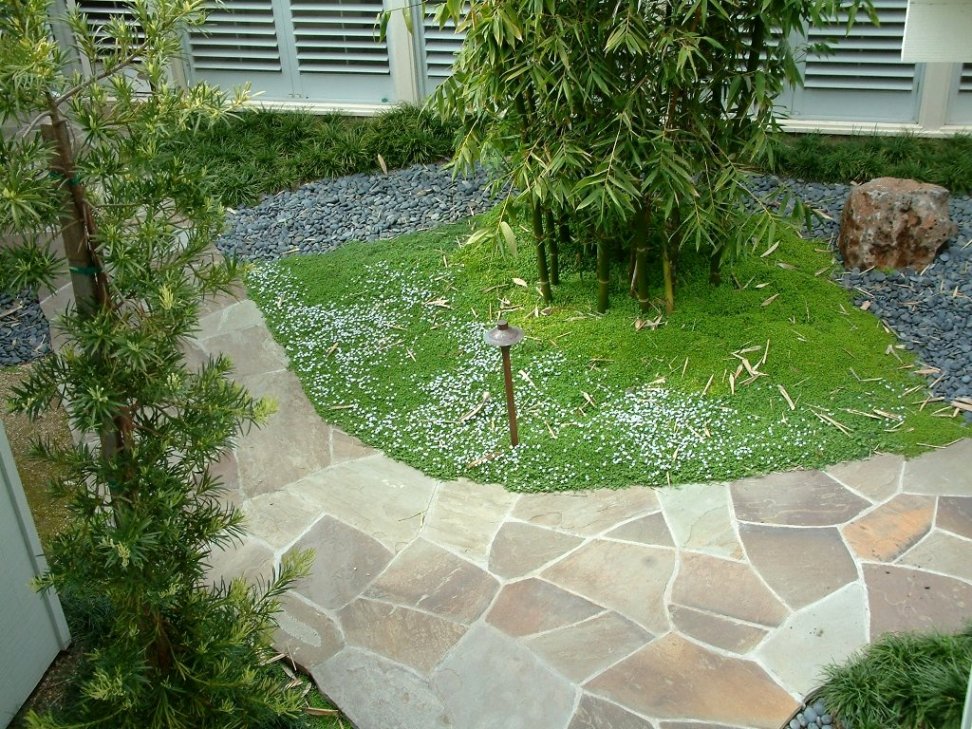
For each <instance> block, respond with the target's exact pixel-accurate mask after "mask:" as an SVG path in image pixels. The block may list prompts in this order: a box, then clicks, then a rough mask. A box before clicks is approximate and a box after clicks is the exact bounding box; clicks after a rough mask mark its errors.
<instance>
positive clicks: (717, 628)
mask: <svg viewBox="0 0 972 729" xmlns="http://www.w3.org/2000/svg"><path fill="white" fill-rule="evenodd" d="M669 611H670V613H671V616H672V622H673V623H674V625H675V627H676V628H677V629H678V630H679V632H681V633H682V634H683V635H688V636H691V637H693V638H695V639H696V640H700V641H702V642H703V643H708V644H709V645H712V646H715V647H717V648H722V649H724V650H727V651H732V652H733V653H740V654H744V653H748V652H749V651H750V650H751V649H752V648H753V647H754V646H756V645H757V644H758V643H759V642H760V641H761V640H763V638H765V637H766V634H767V632H768V631H766V630H764V629H763V628H757V627H756V626H755V625H746V624H744V623H737V622H736V621H734V620H730V619H729V618H726V617H723V616H721V615H713V614H712V613H704V612H702V611H700V610H693V609H692V608H687V607H682V606H681V605H672V606H671V607H670V608H669Z"/></svg>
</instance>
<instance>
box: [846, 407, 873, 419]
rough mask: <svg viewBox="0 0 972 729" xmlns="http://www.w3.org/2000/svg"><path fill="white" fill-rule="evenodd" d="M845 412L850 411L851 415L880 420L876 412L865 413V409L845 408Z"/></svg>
mask: <svg viewBox="0 0 972 729" xmlns="http://www.w3.org/2000/svg"><path fill="white" fill-rule="evenodd" d="M844 412H847V413H850V414H851V415H860V416H861V417H863V418H870V419H871V420H880V419H881V418H879V417H878V416H877V415H875V414H874V413H865V412H864V411H863V410H854V409H853V408H844Z"/></svg>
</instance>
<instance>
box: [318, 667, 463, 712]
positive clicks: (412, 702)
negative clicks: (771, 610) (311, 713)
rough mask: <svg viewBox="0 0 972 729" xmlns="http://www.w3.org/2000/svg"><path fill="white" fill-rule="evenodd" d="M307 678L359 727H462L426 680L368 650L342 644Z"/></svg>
mask: <svg viewBox="0 0 972 729" xmlns="http://www.w3.org/2000/svg"><path fill="white" fill-rule="evenodd" d="M311 676H312V677H313V678H314V681H315V683H317V685H318V686H319V687H320V688H321V690H322V691H323V692H324V693H325V694H326V695H327V696H328V697H329V698H330V699H331V700H332V701H334V702H335V703H336V704H337V705H338V706H340V707H341V710H342V711H343V712H344V713H345V714H347V716H348V718H349V719H351V721H353V722H354V724H355V726H357V727H358V729H452V728H454V727H458V726H462V724H459V723H457V721H456V717H454V716H452V715H451V714H450V712H449V710H448V709H447V708H446V707H445V705H444V704H443V702H442V700H441V698H440V697H439V696H438V695H437V694H436V692H435V691H434V690H433V689H432V688H431V687H430V686H429V682H428V680H427V679H424V678H421V677H419V676H417V675H416V674H414V673H412V672H411V671H409V670H408V669H406V668H405V667H403V666H400V665H398V664H397V663H393V662H392V661H389V660H387V659H385V658H381V657H379V656H376V655H375V654H374V653H371V652H368V651H363V650H360V649H358V648H345V649H344V650H343V651H341V652H340V653H338V654H337V655H336V656H334V657H333V658H331V659H330V660H328V661H325V662H324V663H322V664H321V665H319V666H317V667H316V668H314V670H313V671H311Z"/></svg>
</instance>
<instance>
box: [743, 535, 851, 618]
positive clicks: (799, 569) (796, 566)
mask: <svg viewBox="0 0 972 729" xmlns="http://www.w3.org/2000/svg"><path fill="white" fill-rule="evenodd" d="M739 536H740V537H742V541H743V544H744V545H745V546H746V554H747V555H748V556H749V561H750V563H751V564H752V565H753V567H754V568H755V569H756V571H757V572H758V573H759V574H760V576H762V578H763V579H764V580H765V581H766V583H767V584H768V585H769V586H770V588H771V589H772V590H773V591H774V592H775V593H776V594H777V595H779V596H780V597H781V598H783V601H784V602H786V604H787V605H789V606H790V607H791V608H794V609H799V608H802V607H803V606H805V605H809V604H810V603H813V602H816V601H817V600H819V599H820V598H822V597H824V596H826V595H829V594H830V593H832V592H834V591H835V590H837V589H838V588H840V587H842V586H843V585H846V584H847V583H849V582H854V581H855V580H857V577H858V575H857V565H856V564H855V563H854V558H853V557H851V554H850V552H848V551H847V547H846V545H845V544H844V540H843V539H841V538H840V532H839V531H837V529H836V528H835V527H820V528H816V527H811V528H806V527H804V528H800V529H796V528H791V527H773V526H763V525H759V524H740V525H739Z"/></svg>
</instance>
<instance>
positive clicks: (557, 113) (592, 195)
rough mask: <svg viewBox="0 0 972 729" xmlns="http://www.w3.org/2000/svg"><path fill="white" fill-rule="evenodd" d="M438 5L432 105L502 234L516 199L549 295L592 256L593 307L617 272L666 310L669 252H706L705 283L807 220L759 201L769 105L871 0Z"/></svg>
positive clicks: (499, 0)
mask: <svg viewBox="0 0 972 729" xmlns="http://www.w3.org/2000/svg"><path fill="white" fill-rule="evenodd" d="M435 5H436V9H435V13H436V17H438V19H439V20H440V22H442V23H445V22H446V21H449V20H451V21H453V22H455V23H456V24H457V26H458V29H459V31H461V32H464V33H465V41H464V44H463V47H462V50H461V52H460V53H459V55H458V57H457V60H456V64H455V69H454V74H453V76H452V77H451V78H450V79H448V80H447V81H446V82H445V83H444V84H442V85H441V86H440V87H439V88H438V89H437V91H436V94H435V96H434V97H433V100H432V103H433V104H434V106H435V108H436V109H437V110H438V111H439V112H440V113H441V114H442V115H444V116H447V117H452V118H457V119H458V120H459V123H460V127H461V131H462V137H461V141H460V143H459V145H458V149H457V152H456V157H455V164H457V165H458V166H460V167H466V168H469V167H471V166H473V165H475V164H477V163H485V164H487V165H489V166H491V167H492V168H493V169H494V170H495V171H496V173H497V184H498V186H499V187H501V188H502V187H504V186H505V187H508V188H509V189H512V190H514V193H512V196H513V197H512V203H513V204H506V205H504V206H503V208H502V211H501V216H500V218H501V223H500V224H501V225H502V222H503V221H505V220H506V218H507V217H508V215H509V213H510V212H511V211H513V210H514V209H515V208H516V207H517V205H519V206H520V207H522V208H525V209H526V210H527V211H528V212H527V215H528V217H529V218H530V220H531V224H532V225H531V227H532V233H533V240H534V245H535V247H536V250H537V274H538V279H539V289H540V293H541V296H542V297H543V299H544V300H545V302H547V303H549V302H551V301H552V300H553V295H554V292H553V287H554V286H556V285H557V281H558V280H559V278H560V270H559V268H560V266H559V262H560V256H562V255H563V254H564V253H565V252H566V251H567V250H570V251H572V252H576V253H578V254H579V259H578V260H580V262H581V264H582V265H584V261H586V260H588V258H589V257H590V256H591V255H592V254H593V258H594V268H595V270H596V273H597V276H596V278H597V282H598V284H597V308H598V310H599V311H602V312H603V311H604V310H606V308H607V307H608V304H609V293H610V289H611V275H610V274H611V270H612V267H613V266H614V265H615V264H616V263H622V264H623V263H626V264H627V266H628V276H627V281H628V282H629V286H628V288H629V291H630V294H631V295H632V296H634V297H635V298H636V299H637V300H638V302H639V304H640V306H641V308H642V309H643V310H648V309H649V308H651V307H652V305H653V295H652V294H653V290H654V289H655V287H656V286H657V283H656V282H657V280H658V279H659V278H660V282H661V290H662V294H661V298H662V300H663V302H664V306H665V309H666V310H667V311H669V312H670V311H672V309H673V307H674V300H675V288H676V281H677V279H678V275H677V271H678V258H679V253H680V252H681V251H683V250H685V249H687V248H693V249H695V250H697V251H700V252H702V253H703V254H705V255H707V256H708V257H709V259H710V262H711V266H710V268H711V276H710V280H711V282H712V283H713V284H717V283H718V282H719V278H720V276H719V271H720V267H721V265H722V263H723V261H725V260H726V259H728V258H730V257H732V256H734V255H738V254H740V253H742V252H744V251H746V250H748V249H751V248H752V247H754V246H768V245H771V244H772V243H773V242H774V241H775V240H777V239H778V237H779V235H780V232H781V229H782V228H783V227H786V226H790V227H792V228H794V229H795V228H796V226H797V225H798V224H799V223H800V222H801V221H803V220H804V219H805V218H806V215H807V210H806V209H805V208H804V206H803V205H802V204H801V203H800V202H799V201H793V200H790V199H787V198H786V193H785V191H784V192H783V193H781V194H782V195H783V199H778V200H772V201H767V200H764V199H761V198H760V197H759V196H758V195H757V194H755V193H754V192H753V191H752V190H751V187H750V182H749V172H748V171H749V169H750V167H751V165H752V163H754V162H755V161H757V160H759V159H760V158H761V157H763V156H764V155H766V154H767V153H768V144H767V142H768V137H769V134H770V133H771V132H773V131H774V130H775V129H776V118H775V116H774V103H775V98H776V97H777V95H778V94H779V93H780V92H781V91H782V89H783V88H784V86H785V85H786V84H796V83H799V82H800V70H799V66H798V63H797V58H798V54H799V52H800V50H801V49H800V48H799V44H794V43H793V42H792V41H793V40H794V39H799V38H801V37H802V38H805V37H806V30H807V28H808V27H809V26H814V25H820V24H822V23H824V22H826V21H828V20H833V19H834V18H835V17H837V16H838V15H839V16H841V17H845V18H849V19H850V20H849V24H850V23H852V22H853V20H854V19H856V18H857V17H858V15H860V14H861V13H866V14H869V15H870V16H871V17H872V18H873V7H872V5H871V0H846V1H845V0H735V1H727V0H657V1H655V2H644V1H643V0H616V1H615V2H603V1H602V0H559V1H556V2H555V0H478V1H477V0H472V2H465V3H464V2H462V0H446V2H443V3H437V4H435ZM818 50H819V49H818ZM510 201H511V200H510V199H509V198H508V200H507V202H508V203H510ZM489 237H490V234H489V233H487V232H483V233H481V234H480V235H479V236H478V239H485V238H489ZM493 237H494V238H495V239H496V240H497V241H499V242H503V241H504V240H505V241H507V242H508V239H509V237H510V236H509V235H508V234H507V233H506V231H503V230H500V229H499V228H497V230H496V231H494V232H493ZM653 267H656V268H657V269H660V276H656V275H653V273H652V271H653Z"/></svg>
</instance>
